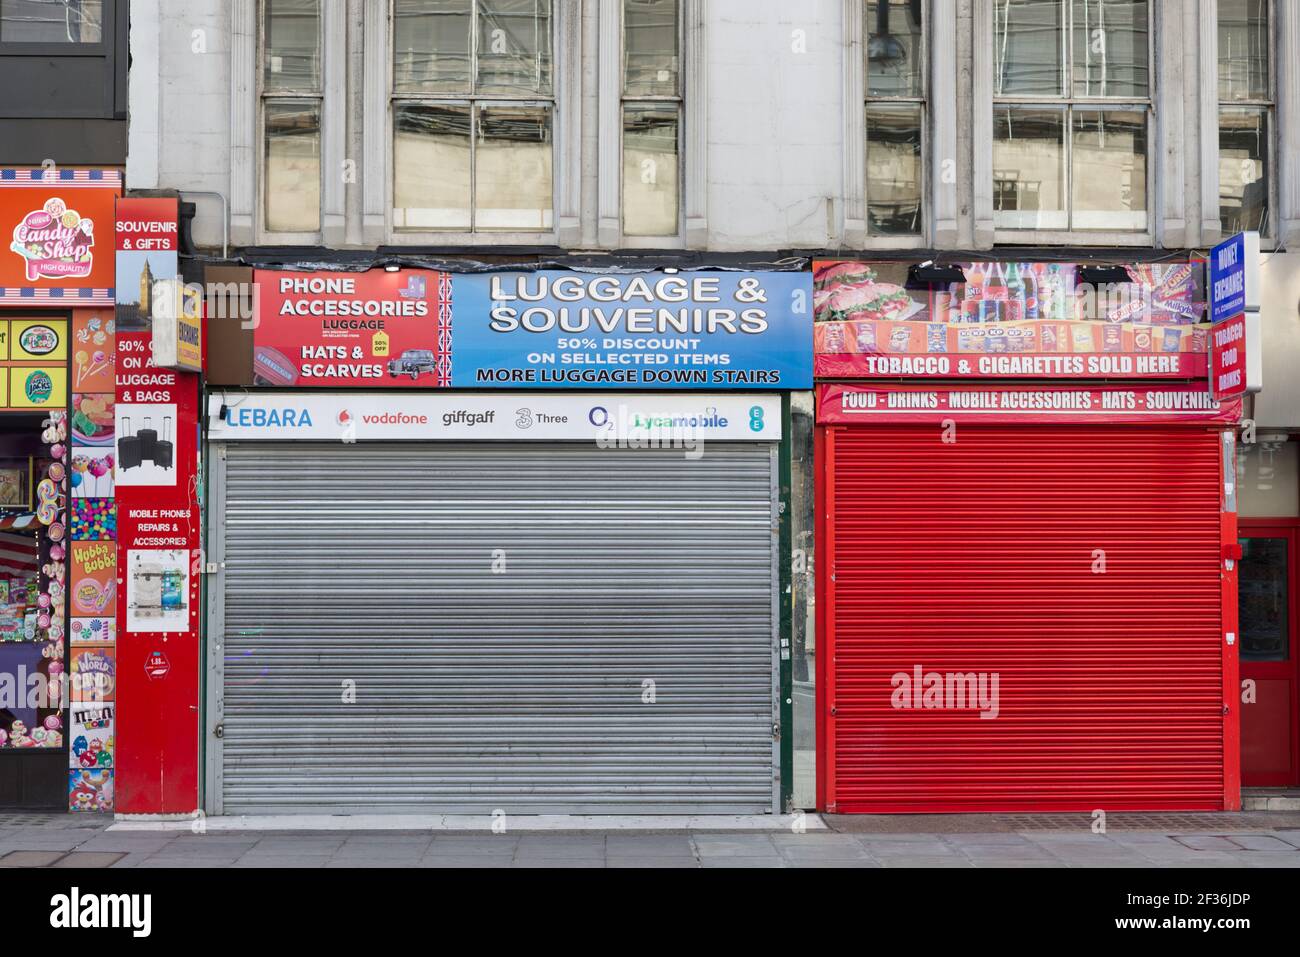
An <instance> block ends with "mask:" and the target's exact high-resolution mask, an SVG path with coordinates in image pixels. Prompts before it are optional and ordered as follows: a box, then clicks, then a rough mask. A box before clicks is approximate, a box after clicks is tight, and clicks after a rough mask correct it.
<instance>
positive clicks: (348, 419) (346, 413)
mask: <svg viewBox="0 0 1300 957" xmlns="http://www.w3.org/2000/svg"><path fill="white" fill-rule="evenodd" d="M334 421H335V422H337V423H338V424H339V425H351V424H352V412H351V411H350V410H348V409H340V410H339V414H338V415H336V416H335V417H334Z"/></svg>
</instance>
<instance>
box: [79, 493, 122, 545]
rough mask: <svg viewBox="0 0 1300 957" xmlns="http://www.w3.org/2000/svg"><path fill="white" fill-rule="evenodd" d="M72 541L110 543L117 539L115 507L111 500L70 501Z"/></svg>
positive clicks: (84, 499)
mask: <svg viewBox="0 0 1300 957" xmlns="http://www.w3.org/2000/svg"><path fill="white" fill-rule="evenodd" d="M71 531H72V540H73V541H74V542H86V541H90V542H99V541H112V540H113V539H115V538H116V537H117V505H116V503H115V502H114V501H113V500H112V499H111V498H74V499H73V500H72V522H71Z"/></svg>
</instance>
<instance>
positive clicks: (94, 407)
mask: <svg viewBox="0 0 1300 957" xmlns="http://www.w3.org/2000/svg"><path fill="white" fill-rule="evenodd" d="M72 410H73V411H72V438H73V444H74V445H77V446H90V447H92V448H107V447H111V446H112V445H113V434H114V418H113V397H112V396H111V395H87V394H85V393H80V392H79V393H74V394H73V396H72Z"/></svg>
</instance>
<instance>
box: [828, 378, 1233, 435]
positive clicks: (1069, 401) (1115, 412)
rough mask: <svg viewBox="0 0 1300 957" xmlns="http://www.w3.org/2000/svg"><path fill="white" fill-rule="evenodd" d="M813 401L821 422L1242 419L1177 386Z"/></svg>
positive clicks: (833, 394) (894, 393)
mask: <svg viewBox="0 0 1300 957" xmlns="http://www.w3.org/2000/svg"><path fill="white" fill-rule="evenodd" d="M817 400H818V401H817V421H818V422H819V423H822V424H824V425H844V424H848V423H855V422H913V423H915V422H935V423H941V422H944V421H948V420H952V421H960V422H989V423H1006V422H1018V423H1033V422H1039V423H1044V422H1052V423H1060V422H1087V423H1142V422H1159V423H1165V424H1170V423H1186V424H1191V425H1231V424H1234V423H1236V422H1237V421H1239V420H1240V418H1241V400H1240V399H1232V400H1228V401H1226V402H1220V401H1217V400H1215V399H1212V398H1211V397H1210V396H1209V395H1207V394H1206V392H1205V389H1204V388H1199V389H1198V388H1195V387H1193V386H1176V385H1147V386H1140V387H1137V388H1126V387H1123V386H1112V387H1106V388H1087V387H1080V386H1073V385H1046V386H1005V385H996V386H985V387H982V388H965V389H928V388H926V387H924V386H908V385H900V386H880V387H874V386H851V385H838V384H837V385H823V386H821V387H820V388H819V389H818V392H817Z"/></svg>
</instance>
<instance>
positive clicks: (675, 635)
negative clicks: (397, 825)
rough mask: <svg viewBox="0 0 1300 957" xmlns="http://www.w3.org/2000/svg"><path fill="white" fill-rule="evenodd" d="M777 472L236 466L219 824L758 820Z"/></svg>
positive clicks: (256, 447)
mask: <svg viewBox="0 0 1300 957" xmlns="http://www.w3.org/2000/svg"><path fill="white" fill-rule="evenodd" d="M218 459H220V456H218ZM774 463H775V455H774V452H773V449H772V447H771V446H769V445H766V444H761V443H752V444H744V443H736V444H722V443H717V444H712V445H708V446H706V447H705V454H704V456H703V458H702V459H699V460H697V461H688V460H686V459H685V457H684V456H683V453H682V452H681V451H673V450H613V449H606V450H602V449H598V448H595V447H593V446H591V445H561V444H543V443H533V444H525V443H519V444H514V443H511V444H506V443H501V444H487V443H465V444H451V443H446V444H378V443H374V444H354V445H346V444H342V443H339V444H331V445H322V444H315V443H311V444H308V443H284V444H268V443H255V444H245V445H239V444H231V445H229V446H227V447H226V455H225V460H224V462H221V461H218V463H217V467H216V482H215V490H214V494H215V497H214V509H215V510H218V512H219V519H218V535H219V536H220V537H221V538H222V539H223V541H222V542H221V548H222V553H221V554H220V556H219V557H220V558H222V559H223V560H224V563H225V564H224V570H223V571H222V572H220V574H219V577H218V588H219V589H220V591H221V594H222V596H223V598H224V602H223V603H222V605H221V611H220V614H221V615H223V616H224V622H222V623H221V629H222V630H221V631H219V632H217V633H224V636H225V637H224V642H223V644H224V647H223V648H222V649H221V653H220V654H219V655H218V656H216V658H215V665H216V671H218V672H219V671H224V675H221V674H217V673H216V672H214V674H213V678H214V680H215V681H217V682H218V687H220V688H221V689H222V699H223V700H218V701H217V703H216V708H217V711H218V716H219V717H218V720H219V721H220V722H221V725H222V736H221V737H220V738H215V737H214V738H212V739H210V744H211V745H212V748H213V751H214V752H215V755H216V757H215V761H214V764H215V766H212V765H210V768H211V770H212V771H213V772H215V773H216V774H217V775H218V779H217V782H216V789H217V790H216V795H217V799H216V800H215V801H210V805H211V804H213V803H215V804H216V805H217V807H216V808H215V809H216V810H220V811H221V812H223V813H226V814H234V813H270V812H275V813H288V812H294V811H303V812H307V811H313V810H316V811H320V810H328V811H335V812H338V811H352V812H359V811H400V810H423V811H431V810H436V811H447V812H456V811H474V812H478V811H491V810H494V809H497V808H500V809H502V810H504V811H506V812H507V813H510V812H523V813H539V812H550V813H601V812H634V811H639V812H665V813H666V812H683V813H684V812H691V813H699V812H719V813H723V812H726V813H755V812H770V811H772V810H773V805H774V803H775V800H774V795H775V793H776V790H775V781H774V777H775V775H774V765H773V755H774V748H773V715H774V703H775V702H774V691H773V673H774V651H773V646H774V640H773V614H774V604H775V602H774V592H775V589H774V576H775V570H774V560H775V548H774V542H773V527H774V504H773V503H774V496H775V482H774ZM500 560H503V561H504V570H503V571H501V570H500V564H499V561H500ZM494 561H498V565H497V568H498V571H494ZM349 681H352V682H355V683H356V684H355V689H356V701H355V703H346V704H345V703H344V702H343V695H344V690H345V687H347V685H346V682H349ZM650 682H652V683H653V685H651V684H650ZM651 691H652V692H653V698H654V701H653V703H650V702H646V701H643V698H644V697H649V693H650V692H651Z"/></svg>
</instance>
